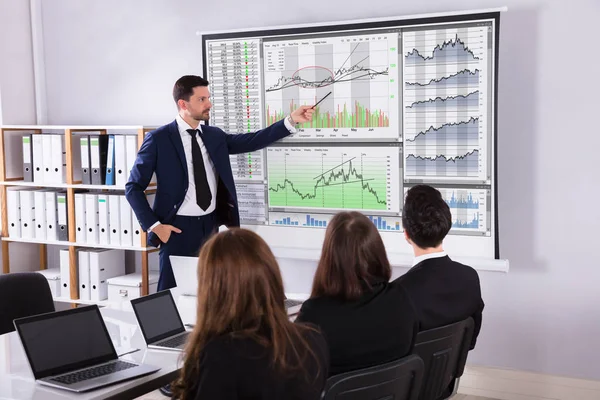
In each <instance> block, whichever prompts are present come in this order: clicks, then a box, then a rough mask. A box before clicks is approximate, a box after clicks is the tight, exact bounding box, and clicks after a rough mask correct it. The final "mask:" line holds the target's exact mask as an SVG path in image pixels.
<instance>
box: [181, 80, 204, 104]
mask: <svg viewBox="0 0 600 400" xmlns="http://www.w3.org/2000/svg"><path fill="white" fill-rule="evenodd" d="M198 86H208V81H207V80H206V79H204V78H202V77H201V76H196V75H184V76H182V77H181V78H179V79H177V82H175V85H174V86H173V100H175V104H177V102H178V101H179V100H185V101H190V96H191V95H192V94H193V93H194V88H195V87H198Z"/></svg>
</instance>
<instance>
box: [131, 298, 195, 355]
mask: <svg viewBox="0 0 600 400" xmlns="http://www.w3.org/2000/svg"><path fill="white" fill-rule="evenodd" d="M131 306H132V307H133V312H134V313H135V317H136V318H137V321H138V324H139V325H140V328H141V331H142V336H144V340H145V341H146V345H147V346H148V347H149V348H151V349H161V350H173V351H182V350H183V347H184V346H185V342H186V340H187V337H188V335H189V333H190V332H189V331H186V330H185V326H184V325H183V322H182V321H181V316H180V315H179V311H178V310H177V307H176V306H175V301H174V300H173V295H172V294H171V291H170V290H163V291H161V292H158V293H153V294H150V295H148V296H144V297H138V298H137V299H132V300H131Z"/></svg>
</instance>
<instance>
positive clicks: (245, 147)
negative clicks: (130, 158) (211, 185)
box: [125, 120, 290, 246]
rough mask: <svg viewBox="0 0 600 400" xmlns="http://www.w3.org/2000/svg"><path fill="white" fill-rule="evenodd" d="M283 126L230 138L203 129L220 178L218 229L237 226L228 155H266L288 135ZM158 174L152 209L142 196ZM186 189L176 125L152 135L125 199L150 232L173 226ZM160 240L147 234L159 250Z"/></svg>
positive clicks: (280, 123)
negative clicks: (264, 152) (160, 225)
mask: <svg viewBox="0 0 600 400" xmlns="http://www.w3.org/2000/svg"><path fill="white" fill-rule="evenodd" d="M289 134H290V132H289V130H288V129H287V128H286V127H285V125H284V122H283V120H282V121H279V122H276V123H274V124H273V125H271V126H269V127H268V128H265V129H262V130H260V131H258V132H254V133H246V134H239V135H232V134H227V133H225V132H223V131H222V130H221V129H219V128H216V127H213V126H206V125H203V126H202V138H203V141H204V145H205V146H206V150H207V151H208V154H209V155H210V158H211V160H212V162H213V164H214V166H215V169H216V174H217V194H216V196H217V198H216V201H217V204H216V214H217V223H218V225H227V226H239V225H240V216H239V210H238V202H237V193H236V191H235V184H234V181H233V172H232V171H231V164H230V163H229V155H230V154H238V153H247V152H252V151H256V150H259V149H262V148H264V147H266V146H268V145H270V144H271V143H273V142H275V141H277V140H279V139H281V138H283V137H285V136H287V135H289ZM153 173H156V179H157V185H156V198H155V200H154V205H153V207H152V208H151V207H150V205H148V201H147V200H146V196H145V194H144V190H145V189H146V188H147V187H148V184H149V183H150V180H151V179H152V174H153ZM187 189H188V172H187V165H186V159H185V153H184V150H183V143H182V141H181V136H180V134H179V129H178V127H177V122H176V121H173V122H171V123H170V124H168V125H164V126H161V127H160V128H158V129H156V130H155V131H152V132H149V133H148V134H147V135H146V137H145V138H144V142H143V143H142V146H141V148H140V150H139V152H138V156H137V159H136V161H135V164H134V165H133V168H132V169H131V174H130V175H129V181H128V182H127V184H126V185H125V196H126V197H127V200H128V201H129V204H131V207H132V208H133V211H134V212H135V215H136V216H137V218H138V220H139V222H140V225H141V227H142V229H143V230H145V231H147V230H148V229H149V228H150V227H151V226H152V225H154V224H155V223H156V222H157V221H160V222H161V223H166V224H168V223H170V222H171V221H172V220H173V218H174V217H175V214H177V210H179V207H181V204H182V203H183V200H184V198H185V192H186V191H187ZM157 239H158V238H157V237H156V235H154V234H153V233H152V232H149V234H148V242H149V243H150V244H151V245H154V246H156V245H158V242H157Z"/></svg>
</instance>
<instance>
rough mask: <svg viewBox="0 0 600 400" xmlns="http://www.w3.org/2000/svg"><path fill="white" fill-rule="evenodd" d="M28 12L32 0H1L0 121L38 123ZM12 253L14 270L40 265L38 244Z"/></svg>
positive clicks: (19, 246) (14, 246) (16, 245)
mask: <svg viewBox="0 0 600 400" xmlns="http://www.w3.org/2000/svg"><path fill="white" fill-rule="evenodd" d="M29 15H30V13H29V1H26V0H16V1H15V0H0V124H6V125H9V124H11V125H12V124H35V123H36V118H35V115H36V112H35V96H34V81H33V58H32V50H31V25H30V17H29ZM9 255H10V264H11V270H12V271H32V270H35V269H38V268H39V252H38V246H31V245H27V244H22V243H12V244H10V245H9ZM1 271H2V268H0V273H1Z"/></svg>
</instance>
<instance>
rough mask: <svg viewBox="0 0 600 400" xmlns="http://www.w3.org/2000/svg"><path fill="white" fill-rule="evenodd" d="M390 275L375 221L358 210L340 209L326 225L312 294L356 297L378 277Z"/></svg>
mask: <svg viewBox="0 0 600 400" xmlns="http://www.w3.org/2000/svg"><path fill="white" fill-rule="evenodd" d="M391 275H392V270H391V268H390V262H389V261H388V258H387V253H386V251H385V246H384V244H383V240H381V236H380V235H379V232H378V231H377V228H375V224H373V222H371V220H370V219H369V218H367V217H366V216H364V215H363V214H361V213H359V212H356V211H350V212H347V211H346V212H341V213H338V214H336V215H335V216H334V217H333V218H332V219H331V221H330V222H329V224H328V226H327V231H326V232H325V240H324V241H323V250H322V251H321V259H320V260H319V265H318V266H317V271H316V272H315V277H314V280H313V287H312V293H311V297H320V296H325V297H335V298H339V299H342V300H355V299H357V298H359V297H360V296H361V295H362V294H363V292H364V291H365V289H366V288H368V287H369V286H370V285H371V284H372V283H373V281H374V280H375V279H379V280H385V281H386V282H387V281H389V280H390V277H391Z"/></svg>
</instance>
